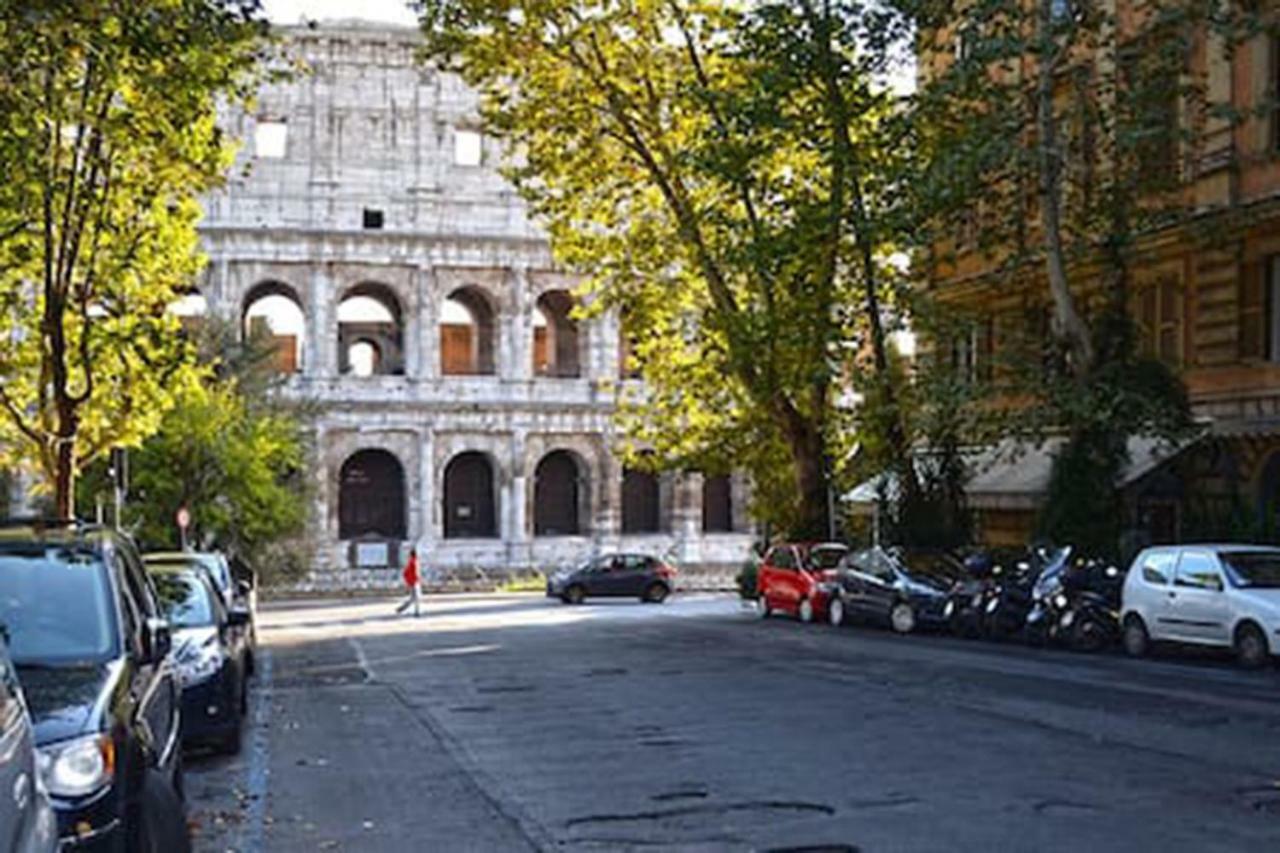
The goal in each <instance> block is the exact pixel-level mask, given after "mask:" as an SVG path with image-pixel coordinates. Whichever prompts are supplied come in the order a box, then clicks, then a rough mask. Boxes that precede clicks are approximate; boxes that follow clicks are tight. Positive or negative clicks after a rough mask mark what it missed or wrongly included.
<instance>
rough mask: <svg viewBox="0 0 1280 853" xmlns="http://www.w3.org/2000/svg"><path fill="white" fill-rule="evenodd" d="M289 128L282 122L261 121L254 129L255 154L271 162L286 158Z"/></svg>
mask: <svg viewBox="0 0 1280 853" xmlns="http://www.w3.org/2000/svg"><path fill="white" fill-rule="evenodd" d="M288 138H289V126H288V125H287V124H285V123H284V122H282V121H265V120H263V121H259V122H258V126H257V127H255V128H254V129H253V152H254V153H255V154H256V155H257V156H259V157H264V158H266V159H269V160H279V159H280V158H281V157H283V156H284V153H285V148H286V145H287V143H288Z"/></svg>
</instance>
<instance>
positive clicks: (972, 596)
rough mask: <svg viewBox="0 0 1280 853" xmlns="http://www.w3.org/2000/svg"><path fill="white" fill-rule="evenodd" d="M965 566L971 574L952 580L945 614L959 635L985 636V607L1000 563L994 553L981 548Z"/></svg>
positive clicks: (967, 559)
mask: <svg viewBox="0 0 1280 853" xmlns="http://www.w3.org/2000/svg"><path fill="white" fill-rule="evenodd" d="M964 567H965V570H966V572H967V574H968V577H966V578H963V579H961V580H957V581H956V582H955V583H954V584H952V586H951V590H950V592H948V593H947V602H946V604H944V605H943V606H942V616H943V618H944V619H946V620H947V626H948V627H949V628H950V629H951V633H952V634H955V635H956V636H957V637H969V638H974V637H981V636H982V635H983V634H984V633H985V632H984V628H983V619H984V614H985V610H984V607H985V604H986V600H987V595H988V591H989V590H990V588H991V586H992V584H993V583H994V577H993V572H994V571H995V569H996V565H995V561H994V560H993V559H992V558H991V555H990V554H987V553H985V552H978V553H976V554H971V555H969V556H968V557H966V558H965V561H964Z"/></svg>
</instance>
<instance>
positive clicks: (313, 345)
mask: <svg viewBox="0 0 1280 853" xmlns="http://www.w3.org/2000/svg"><path fill="white" fill-rule="evenodd" d="M336 288H337V282H335V281H334V279H333V270H332V269H331V268H330V265H329V264H321V265H319V266H317V267H316V269H315V273H314V276H313V278H312V287H311V314H310V316H309V317H308V320H309V322H308V324H307V335H308V336H309V338H310V345H309V346H308V349H310V350H311V353H312V359H311V366H310V368H309V372H310V373H311V374H312V375H313V376H318V377H320V378H323V379H332V378H334V377H336V376H337V375H338V310H337V309H338V306H337V303H336V300H337V294H336V293H335V292H334V291H335V289H336Z"/></svg>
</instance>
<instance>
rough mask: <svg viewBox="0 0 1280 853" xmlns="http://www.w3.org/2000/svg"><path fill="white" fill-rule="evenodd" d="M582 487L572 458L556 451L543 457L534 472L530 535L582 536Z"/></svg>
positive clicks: (561, 451) (567, 452)
mask: <svg viewBox="0 0 1280 853" xmlns="http://www.w3.org/2000/svg"><path fill="white" fill-rule="evenodd" d="M584 491H585V484H584V483H583V482H582V478H581V468H580V466H579V464H578V461H577V459H575V458H574V455H573V454H572V453H570V452H569V451H567V450H557V451H555V452H554V453H548V454H547V455H546V456H544V457H542V461H541V462H539V463H538V469H537V471H535V472H534V485H533V535H534V536H576V535H578V534H579V533H581V532H582V520H581V517H580V516H581V515H582V509H583V508H582V504H581V501H582V495H583V493H584Z"/></svg>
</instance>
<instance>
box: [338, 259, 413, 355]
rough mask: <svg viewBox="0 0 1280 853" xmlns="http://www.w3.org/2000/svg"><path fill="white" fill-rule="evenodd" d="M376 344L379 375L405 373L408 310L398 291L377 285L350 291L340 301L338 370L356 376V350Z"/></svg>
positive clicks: (369, 284)
mask: <svg viewBox="0 0 1280 853" xmlns="http://www.w3.org/2000/svg"><path fill="white" fill-rule="evenodd" d="M361 343H363V344H372V345H373V346H374V347H375V348H376V349H377V350H378V353H379V359H378V367H377V370H376V371H374V372H375V374H377V375H396V376H399V375H403V374H404V309H403V307H402V306H401V304H400V300H399V298H398V297H397V296H396V293H395V291H394V290H393V289H392V288H391V287H389V286H387V285H385V284H379V283H377V282H362V283H360V284H357V285H355V286H354V287H351V288H349V289H348V290H347V291H346V292H345V293H344V294H343V295H342V299H341V300H339V302H338V369H339V371H340V372H342V373H352V372H353V370H352V368H353V365H352V361H351V350H352V347H354V346H356V345H357V344H361Z"/></svg>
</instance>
